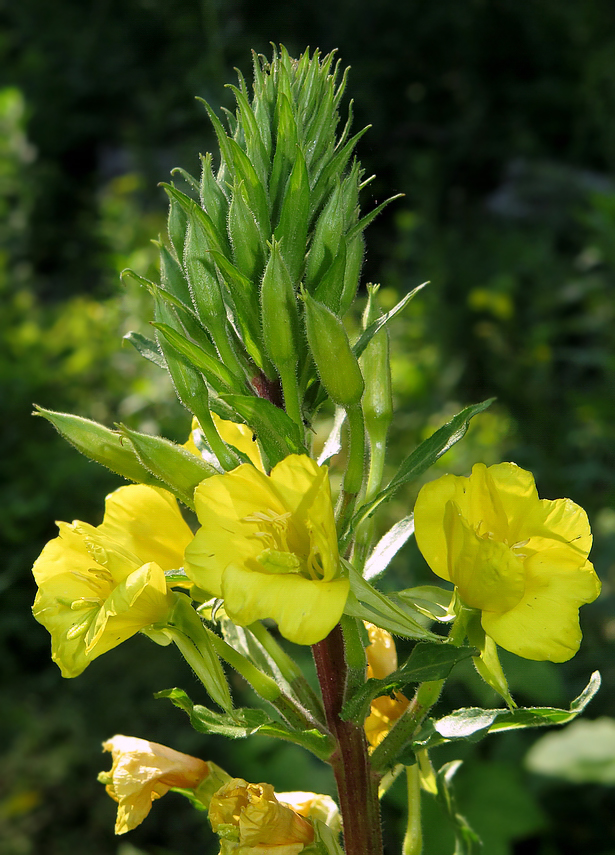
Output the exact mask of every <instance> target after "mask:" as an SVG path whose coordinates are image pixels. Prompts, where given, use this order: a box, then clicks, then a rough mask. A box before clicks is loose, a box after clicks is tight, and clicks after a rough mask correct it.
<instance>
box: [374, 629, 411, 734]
mask: <svg viewBox="0 0 615 855" xmlns="http://www.w3.org/2000/svg"><path fill="white" fill-rule="evenodd" d="M365 628H366V630H367V634H368V636H369V644H368V646H367V647H366V648H365V653H366V654H367V674H366V677H367V679H369V678H370V677H375V678H376V679H377V680H383V679H384V678H385V677H388V676H389V674H391V673H392V672H393V671H395V670H396V668H397V651H396V649H395V642H394V641H393V636H392V635H391V633H390V632H387V631H386V629H381V628H380V627H379V626H374V624H373V623H367V622H365ZM408 703H409V702H408V699H407V698H406V697H405V696H404V695H402V694H401V693H400V692H395V696H394V697H390V696H389V695H382V697H380V698H375V699H374V700H373V701H372V702H371V705H370V711H369V715H368V716H367V718H366V719H365V725H364V727H365V735H366V736H367V741H368V742H369V744H370V745H371V747H372V748H376V746H377V745H380V743H381V742H382V740H383V739H384V737H385V736H386V735H387V733H388V732H389V730H390V729H391V728H392V727H393V725H394V724H395V722H396V721H397V719H398V718H399V717H400V716H401V715H403V713H404V712H405V711H406V709H407V707H408Z"/></svg>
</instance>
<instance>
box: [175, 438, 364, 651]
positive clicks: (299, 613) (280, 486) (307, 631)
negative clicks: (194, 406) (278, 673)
mask: <svg viewBox="0 0 615 855" xmlns="http://www.w3.org/2000/svg"><path fill="white" fill-rule="evenodd" d="M194 501H195V506H196V512H197V515H198V518H199V522H200V523H201V528H200V529H199V531H198V532H197V534H196V536H195V538H194V540H193V541H192V542H191V543H190V545H189V547H188V549H187V550H186V565H185V566H186V573H187V574H188V576H189V577H190V578H191V579H192V580H193V582H195V583H196V584H197V585H198V586H199V587H200V588H202V589H204V590H205V591H208V592H210V593H211V594H212V595H213V596H215V597H223V598H224V608H225V611H226V613H227V615H228V616H229V617H230V618H231V619H232V620H233V621H235V623H237V624H239V625H241V626H245V625H247V624H250V623H252V622H253V621H255V620H259V619H261V618H273V619H274V620H276V621H277V623H278V625H279V628H280V632H281V633H282V635H284V636H285V637H286V638H288V639H289V640H290V641H294V642H296V643H297V644H315V643H316V642H317V641H320V640H321V639H323V638H324V637H325V636H326V635H328V633H329V632H330V631H331V630H332V629H333V627H334V626H335V624H336V623H337V622H338V621H339V619H340V617H341V615H342V612H343V610H344V605H345V604H346V598H347V596H348V588H349V583H348V580H347V579H343V578H340V575H339V573H340V562H339V556H338V551H337V535H336V531H335V520H334V518H333V507H332V505H331V492H330V487H329V477H328V471H327V468H326V467H324V466H318V464H317V463H316V462H315V461H314V460H312V459H311V458H309V457H307V456H305V455H296V454H292V455H290V456H289V457H287V458H285V459H284V460H282V461H281V463H278V465H277V466H275V467H274V469H273V470H272V471H271V474H270V475H269V476H267V475H265V474H264V473H262V472H259V471H258V470H257V469H255V468H254V467H253V466H251V465H250V464H243V465H241V466H239V467H238V468H237V469H234V470H233V471H232V472H226V473H224V474H223V475H214V476H213V477H211V478H208V479H207V480H206V481H203V482H202V483H201V484H199V486H198V487H197V489H196V491H195V494H194Z"/></svg>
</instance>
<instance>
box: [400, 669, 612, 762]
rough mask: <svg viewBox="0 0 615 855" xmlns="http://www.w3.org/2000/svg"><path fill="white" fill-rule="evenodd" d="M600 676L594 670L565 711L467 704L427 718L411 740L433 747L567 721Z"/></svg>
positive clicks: (592, 692)
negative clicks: (467, 705) (464, 706)
mask: <svg viewBox="0 0 615 855" xmlns="http://www.w3.org/2000/svg"><path fill="white" fill-rule="evenodd" d="M600 684H601V678H600V673H599V672H598V671H594V673H593V674H592V676H591V678H590V681H589V683H588V684H587V686H586V687H585V688H584V689H583V691H582V692H581V694H580V695H579V696H578V697H576V698H575V699H574V701H572V703H571V704H570V707H569V708H568V709H567V710H564V709H558V708H556V707H517V708H516V709H513V710H510V709H482V708H481V707H467V708H464V709H459V710H455V712H452V713H451V714H450V715H446V716H444V717H443V718H440V719H429V720H428V721H426V722H425V723H424V724H423V726H422V728H421V730H420V731H419V733H418V734H417V735H416V737H415V739H414V746H415V747H416V748H433V747H435V746H437V745H444V744H445V743H449V742H457V741H459V740H460V739H469V740H470V741H472V742H477V741H479V740H480V739H483V738H484V737H485V736H487V734H489V733H498V732H500V731H503V730H524V729H526V728H529V727H549V726H551V725H554V724H567V723H568V722H569V721H572V720H573V719H575V718H576V717H577V716H578V715H579V714H580V713H582V712H583V710H584V709H585V707H586V706H587V705H588V703H589V702H590V701H591V699H592V698H593V697H594V695H595V694H596V692H597V691H598V689H599V688H600Z"/></svg>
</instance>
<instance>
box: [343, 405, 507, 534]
mask: <svg viewBox="0 0 615 855" xmlns="http://www.w3.org/2000/svg"><path fill="white" fill-rule="evenodd" d="M494 401H495V398H489V399H488V400H486V401H482V403H480V404H472V405H471V406H469V407H466V408H465V409H464V410H462V411H461V412H460V413H457V415H456V416H453V418H452V419H451V420H450V422H447V423H446V424H445V425H442V427H441V428H439V429H438V430H437V431H436V432H435V433H434V434H432V436H430V437H429V438H428V439H426V440H424V442H422V443H421V444H420V445H419V446H418V447H417V448H415V449H414V451H413V452H412V454H410V455H409V456H408V457H406V459H405V460H404V462H403V463H402V464H401V466H400V467H399V469H398V470H397V473H396V474H395V475H394V477H393V479H392V480H391V481H390V482H389V484H388V485H387V486H386V487H385V488H384V490H382V491H381V492H380V493H378V495H377V496H376V497H375V499H373V500H372V501H371V502H368V503H367V504H366V505H363V507H362V508H359V510H358V511H357V513H356V514H355V515H354V517H353V518H352V521H351V526H350V527H351V529H353V530H354V529H356V527H357V526H358V525H360V523H362V522H363V520H365V519H367V517H369V516H371V514H372V513H373V512H374V511H375V510H376V508H377V507H378V505H380V504H381V503H382V502H384V501H386V500H388V499H390V498H391V496H392V495H393V494H394V493H395V491H396V490H398V489H399V487H401V486H402V484H406V483H408V482H409V481H415V480H416V479H417V478H419V477H420V476H421V475H422V474H423V472H426V471H427V469H429V467H430V466H433V464H434V463H435V462H436V460H438V459H439V458H440V457H442V455H443V454H444V453H445V452H447V451H448V450H449V448H451V447H452V446H453V445H455V443H456V442H459V440H460V439H462V438H463V437H464V436H465V433H466V431H467V429H468V427H469V424H470V421H471V419H472V418H473V417H474V416H476V415H478V413H482V412H484V410H486V409H487V407H490V406H491V404H492V403H493V402H494Z"/></svg>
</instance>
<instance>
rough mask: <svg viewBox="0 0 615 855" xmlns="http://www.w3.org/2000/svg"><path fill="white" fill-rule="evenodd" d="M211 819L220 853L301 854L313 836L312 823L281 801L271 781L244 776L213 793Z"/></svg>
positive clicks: (248, 854)
mask: <svg viewBox="0 0 615 855" xmlns="http://www.w3.org/2000/svg"><path fill="white" fill-rule="evenodd" d="M209 821H210V822H211V827H212V828H213V830H214V831H215V832H216V834H218V835H220V838H221V839H220V846H221V848H220V852H221V855H227V853H231V852H232V853H235V855H298V853H299V852H301V850H302V849H303V848H304V847H305V846H306V845H307V844H309V843H311V842H312V841H313V840H314V828H313V826H312V824H311V823H310V822H309V821H308V820H307V819H305V818H304V817H303V816H301V815H300V814H299V813H297V812H296V811H294V810H292V809H291V808H290V807H288V806H287V805H285V804H282V803H281V802H280V801H278V799H277V798H276V796H275V793H274V791H273V787H272V786H271V784H248V782H247V781H244V780H243V778H233V779H232V780H231V781H229V782H228V784H225V785H224V786H223V787H221V788H220V789H219V790H218V792H217V793H215V794H214V796H213V797H212V800H211V804H210V805H209Z"/></svg>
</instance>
